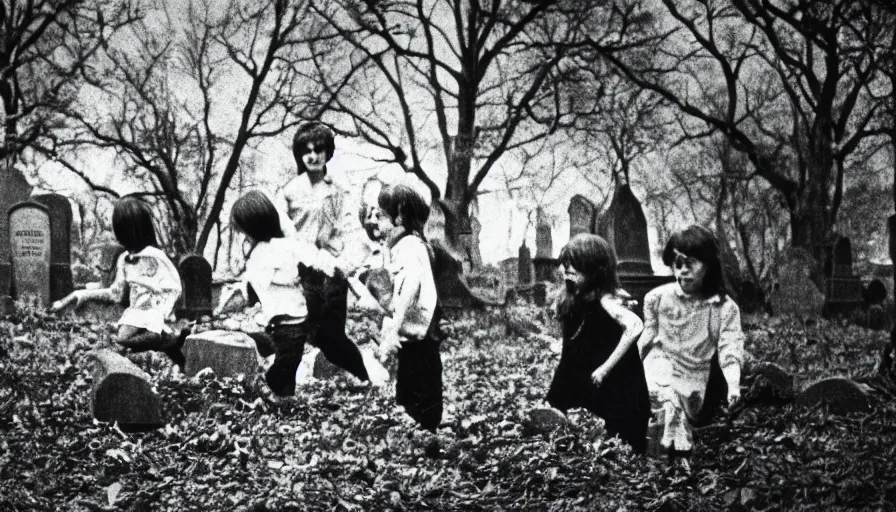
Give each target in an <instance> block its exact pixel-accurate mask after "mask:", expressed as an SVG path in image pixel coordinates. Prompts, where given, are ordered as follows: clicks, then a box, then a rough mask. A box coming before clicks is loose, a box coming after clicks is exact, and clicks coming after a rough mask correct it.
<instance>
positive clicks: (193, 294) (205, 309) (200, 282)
mask: <svg viewBox="0 0 896 512" xmlns="http://www.w3.org/2000/svg"><path fill="white" fill-rule="evenodd" d="M177 271H178V273H179V274H180V280H181V282H182V283H183V291H182V292H181V298H180V306H179V307H178V308H177V317H178V318H189V319H192V320H197V319H199V318H201V317H203V316H206V315H208V316H211V314H212V266H211V264H210V263H209V262H208V261H206V260H205V258H203V257H202V256H200V255H198V254H190V255H188V256H184V258H183V259H182V260H180V264H179V265H178V266H177Z"/></svg>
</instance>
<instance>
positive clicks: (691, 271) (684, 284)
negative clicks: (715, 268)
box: [672, 249, 706, 295]
mask: <svg viewBox="0 0 896 512" xmlns="http://www.w3.org/2000/svg"><path fill="white" fill-rule="evenodd" d="M673 250H674V251H675V259H674V260H673V261H672V273H673V274H674V275H675V280H676V281H678V285H679V286H681V289H682V290H683V291H684V293H687V294H688V295H697V294H699V293H700V291H701V289H702V288H703V278H704V277H706V265H705V264H704V263H703V262H702V261H700V260H698V259H697V258H693V257H691V256H687V255H686V254H684V253H682V252H679V251H678V250H677V249H673Z"/></svg>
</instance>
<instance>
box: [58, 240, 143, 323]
mask: <svg viewBox="0 0 896 512" xmlns="http://www.w3.org/2000/svg"><path fill="white" fill-rule="evenodd" d="M126 255H127V253H126V252H123V253H121V256H119V257H118V261H117V262H116V263H115V279H114V280H113V281H112V284H111V285H109V287H108V288H97V289H95V290H75V291H73V292H72V293H70V294H68V295H66V296H65V297H63V298H61V299H59V300H57V301H56V302H54V303H53V304H52V305H51V306H50V308H51V309H52V310H53V311H61V310H63V309H65V308H66V307H68V306H69V305H71V303H72V302H74V303H75V308H78V307H80V306H81V304H83V303H84V302H87V301H92V300H96V301H104V302H121V299H122V298H124V286H125V280H124V258H125V256H126Z"/></svg>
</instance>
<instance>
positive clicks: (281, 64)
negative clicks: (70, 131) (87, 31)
mask: <svg viewBox="0 0 896 512" xmlns="http://www.w3.org/2000/svg"><path fill="white" fill-rule="evenodd" d="M157 14H161V15H163V16H164V20H163V21H161V22H158V23H157V24H156V25H151V24H149V23H143V24H141V26H140V27H139V28H138V29H136V30H134V31H131V32H130V33H129V40H128V42H127V43H123V44H120V45H119V46H118V47H112V48H110V49H109V51H108V52H107V54H106V56H107V62H106V66H104V67H102V68H97V69H91V70H85V72H84V77H85V80H86V81H87V82H88V83H89V84H90V85H91V86H93V87H94V89H95V91H97V92H98V93H99V95H100V97H101V98H103V99H104V100H106V101H107V102H108V107H107V108H104V107H103V106H99V107H97V106H92V107H91V106H86V107H85V105H83V104H82V105H78V106H77V107H72V108H70V109H68V110H67V111H66V113H67V115H68V116H69V118H70V119H71V120H73V121H74V122H75V126H76V128H77V134H76V136H75V137H68V138H66V139H60V140H57V141H55V144H54V145H53V146H52V147H46V148H44V151H45V153H46V154H47V155H50V156H52V157H53V158H55V159H57V160H58V161H60V162H61V163H63V165H65V166H66V167H67V168H68V169H69V170H70V171H72V172H74V173H75V174H77V175H78V176H80V177H81V178H82V179H84V181H85V182H87V183H88V184H89V185H91V186H92V187H93V188H94V189H95V190H100V191H103V192H106V193H109V194H113V195H114V194H115V191H113V190H111V189H110V188H109V187H106V188H105V189H104V188H102V187H100V186H97V184H96V183H94V182H93V181H92V180H91V178H90V174H89V172H85V171H84V170H82V169H79V168H78V166H77V165H76V164H74V163H72V162H70V161H69V160H67V159H66V158H65V154H66V153H65V151H66V150H69V154H70V151H71V150H77V149H81V148H84V147H94V148H101V149H108V150H113V151H115V152H116V154H117V155H118V157H119V158H118V160H119V161H120V162H121V163H122V164H123V166H124V167H125V169H124V172H125V173H127V174H128V175H130V176H132V177H133V178H135V179H136V181H137V183H138V184H139V185H138V186H139V189H138V190H139V192H138V193H139V194H142V195H145V196H147V197H150V198H156V202H157V203H158V204H159V205H160V206H162V207H163V209H164V210H165V212H166V213H167V215H165V216H163V220H164V222H163V224H165V225H166V226H167V229H166V231H167V232H168V233H170V235H171V240H170V249H171V251H172V252H174V253H177V254H185V253H189V252H194V251H195V252H199V253H202V252H203V251H204V249H205V247H206V245H207V244H208V241H209V238H210V236H211V235H212V232H213V230H216V226H217V230H216V232H217V233H222V229H221V228H220V218H221V212H222V209H223V206H224V202H225V198H226V196H227V193H228V190H229V189H230V188H231V183H232V181H233V179H234V176H235V175H237V172H238V170H239V169H240V167H241V165H244V164H243V163H242V160H243V159H244V158H245V157H246V154H247V151H249V152H251V150H252V148H253V147H254V144H256V143H257V142H258V141H260V140H261V139H263V138H266V137H274V136H277V135H279V134H281V133H283V132H284V131H285V130H288V129H290V128H291V127H294V126H296V125H297V124H298V123H299V122H301V121H302V119H303V118H306V117H310V116H308V115H305V111H304V110H303V109H302V108H301V107H300V106H299V105H298V104H297V103H296V101H295V99H296V98H299V97H301V96H302V94H301V93H302V92H303V89H302V88H304V87H309V86H311V85H312V84H308V83H307V82H306V81H303V80H301V79H299V76H300V75H299V73H300V72H301V69H302V66H303V65H304V64H303V63H304V62H306V61H307V60H308V58H309V55H308V51H307V49H308V41H307V38H306V34H307V32H306V31H307V29H309V28H310V27H309V25H308V20H307V19H306V17H305V16H306V15H307V5H306V4H305V3H304V2H290V1H288V0H265V1H263V2H253V3H251V5H250V4H245V3H243V2H238V1H236V0H231V1H227V2H224V3H215V2H212V1H211V0H196V1H191V2H190V3H189V5H188V7H187V9H186V12H183V13H182V12H170V11H168V10H167V7H166V10H165V11H160V12H158V13H157ZM182 20H184V21H182ZM228 116H229V118H228ZM234 118H235V120H234ZM219 242H220V241H219Z"/></svg>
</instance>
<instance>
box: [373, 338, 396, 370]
mask: <svg viewBox="0 0 896 512" xmlns="http://www.w3.org/2000/svg"><path fill="white" fill-rule="evenodd" d="M400 346H401V344H400V342H398V341H386V340H383V341H382V342H381V343H380V345H379V347H377V349H376V356H377V359H379V360H380V362H381V363H383V364H386V363H388V362H389V360H390V359H391V358H392V354H395V353H396V352H398V349H399V347H400Z"/></svg>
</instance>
